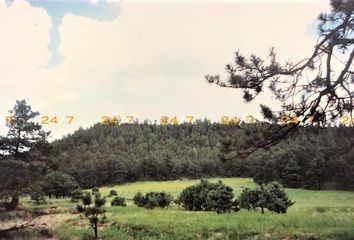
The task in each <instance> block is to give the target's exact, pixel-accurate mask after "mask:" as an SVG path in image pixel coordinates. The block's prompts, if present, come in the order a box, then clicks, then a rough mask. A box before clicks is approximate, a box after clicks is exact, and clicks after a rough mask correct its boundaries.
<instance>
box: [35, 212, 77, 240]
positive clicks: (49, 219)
mask: <svg viewBox="0 0 354 240" xmlns="http://www.w3.org/2000/svg"><path fill="white" fill-rule="evenodd" d="M72 217H73V216H72V215H71V214H67V213H58V214H47V215H42V216H39V217H37V218H34V219H33V220H32V221H31V222H30V224H31V227H30V228H31V229H34V230H37V231H40V232H41V233H42V234H43V235H44V236H45V235H47V234H48V236H49V230H50V229H53V228H54V227H55V226H57V225H59V224H61V223H63V222H65V221H66V220H68V219H70V218H72ZM46 239H47V240H56V238H55V237H47V238H46Z"/></svg>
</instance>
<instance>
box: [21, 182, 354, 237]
mask: <svg viewBox="0 0 354 240" xmlns="http://www.w3.org/2000/svg"><path fill="white" fill-rule="evenodd" d="M211 180H212V181H216V180H219V178H218V179H211ZM220 180H222V181H223V182H224V183H225V184H227V185H229V186H231V187H232V188H233V189H234V193H235V195H236V196H237V195H238V194H239V193H240V192H241V190H242V188H243V187H252V186H254V185H255V184H254V183H253V182H252V180H251V179H247V178H220ZM197 182H198V181H196V180H186V181H164V182H152V181H149V182H137V183H132V184H125V185H120V186H114V187H104V188H101V189H100V191H101V193H102V194H103V195H105V196H106V195H108V194H109V191H110V190H111V189H115V190H116V191H117V192H118V195H120V196H124V197H125V198H127V199H131V198H132V197H133V195H134V194H135V193H136V192H138V191H141V192H148V191H166V192H169V193H171V194H172V195H174V196H177V195H178V194H179V193H180V192H181V191H182V190H183V189H184V188H185V187H187V186H190V185H193V184H195V183H197ZM286 191H287V193H288V194H289V196H290V197H291V199H292V200H293V201H295V205H294V206H292V207H291V208H290V209H289V211H288V213H287V214H275V213H271V212H266V213H265V214H264V215H262V214H261V213H260V212H259V211H245V210H242V211H239V212H234V213H229V214H216V213H211V212H190V211H184V210H183V209H179V208H178V207H177V206H172V207H170V208H169V209H154V210H147V209H143V208H138V207H136V206H135V205H133V203H132V202H131V201H128V207H126V208H124V207H110V206H109V203H110V201H111V199H112V198H108V199H107V217H108V223H107V224H105V226H104V227H103V228H101V230H100V234H101V237H102V238H103V239H144V240H145V239H146V240H148V239H149V240H150V239H151V240H153V239H162V240H163V239H166V240H167V239H176V240H177V239H181V240H182V239H191V240H192V239H347V240H353V239H354V192H346V191H309V190H303V189H287V190H286ZM49 202H51V203H50V204H48V205H41V206H39V207H48V206H57V205H58V206H60V207H61V208H62V209H68V208H74V207H75V205H76V204H75V203H72V202H70V201H69V200H68V199H60V200H49ZM25 205H26V207H28V208H30V209H34V208H38V206H35V205H33V204H31V203H26V204H25ZM68 214H69V213H68ZM85 223H86V221H85V220H80V218H78V217H76V218H74V219H73V220H71V221H69V222H67V223H65V224H62V225H61V226H59V227H58V228H56V229H55V230H54V233H55V234H56V235H57V236H58V237H59V239H88V237H87V232H88V233H89V234H91V230H90V229H88V225H87V224H85ZM85 234H86V236H85Z"/></svg>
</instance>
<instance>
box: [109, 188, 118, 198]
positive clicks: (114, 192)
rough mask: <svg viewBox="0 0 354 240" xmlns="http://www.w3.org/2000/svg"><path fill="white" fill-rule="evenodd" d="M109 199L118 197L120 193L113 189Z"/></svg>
mask: <svg viewBox="0 0 354 240" xmlns="http://www.w3.org/2000/svg"><path fill="white" fill-rule="evenodd" d="M108 196H109V197H112V196H118V193H117V191H116V190H114V189H112V190H111V191H109V195H108Z"/></svg>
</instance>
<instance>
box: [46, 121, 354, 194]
mask: <svg viewBox="0 0 354 240" xmlns="http://www.w3.org/2000/svg"><path fill="white" fill-rule="evenodd" d="M263 124H264V123H254V124H245V123H243V124H241V125H238V126H237V125H231V124H230V125H225V124H219V123H211V122H210V121H208V120H203V121H197V122H196V123H194V124H181V125H167V126H166V125H156V124H147V123H144V124H137V123H136V124H122V125H102V124H96V125H94V126H93V127H90V128H88V129H82V128H81V129H79V130H77V131H76V132H74V133H73V134H71V135H68V136H66V137H64V138H63V139H60V140H57V141H55V142H53V143H52V146H53V149H52V150H51V151H52V154H50V155H49V158H50V169H51V170H55V171H60V172H64V173H67V174H69V175H71V176H72V177H74V179H75V180H76V181H77V182H78V184H79V185H80V186H81V187H82V188H89V187H94V186H102V185H110V184H117V183H123V182H133V181H142V180H175V179H182V178H202V177H212V176H219V177H231V176H247V177H253V178H254V180H255V181H256V182H258V183H266V182H270V181H279V182H280V183H282V184H283V185H284V186H286V187H292V188H299V187H303V188H308V189H323V188H336V189H353V188H354V149H353V150H350V151H348V149H349V148H350V147H351V143H352V142H353V139H352V138H353V136H354V134H353V131H354V130H353V128H351V127H345V126H339V127H338V126H337V127H326V128H322V127H318V126H309V127H305V128H303V129H302V130H301V131H299V132H298V133H296V134H293V135H292V136H291V137H290V138H288V139H287V140H286V141H283V142H281V143H279V144H277V145H276V146H272V147H270V148H267V149H261V150H258V151H256V152H255V153H253V154H252V155H250V156H248V157H234V158H231V159H228V160H225V159H224V157H223V155H224V154H223V149H224V148H225V145H227V144H228V143H229V142H230V141H232V142H233V144H234V145H237V146H240V148H242V147H243V146H246V145H249V144H252V142H249V141H250V139H249V138H248V136H250V135H252V136H254V135H255V134H256V133H257V130H258V129H260V128H262V125H263ZM252 139H254V138H252Z"/></svg>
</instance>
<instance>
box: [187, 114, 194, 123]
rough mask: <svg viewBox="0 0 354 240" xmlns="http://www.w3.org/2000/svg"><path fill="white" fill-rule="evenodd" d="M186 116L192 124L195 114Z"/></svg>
mask: <svg viewBox="0 0 354 240" xmlns="http://www.w3.org/2000/svg"><path fill="white" fill-rule="evenodd" d="M186 118H187V119H188V120H189V121H188V123H189V124H192V121H193V119H194V117H193V116H186Z"/></svg>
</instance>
